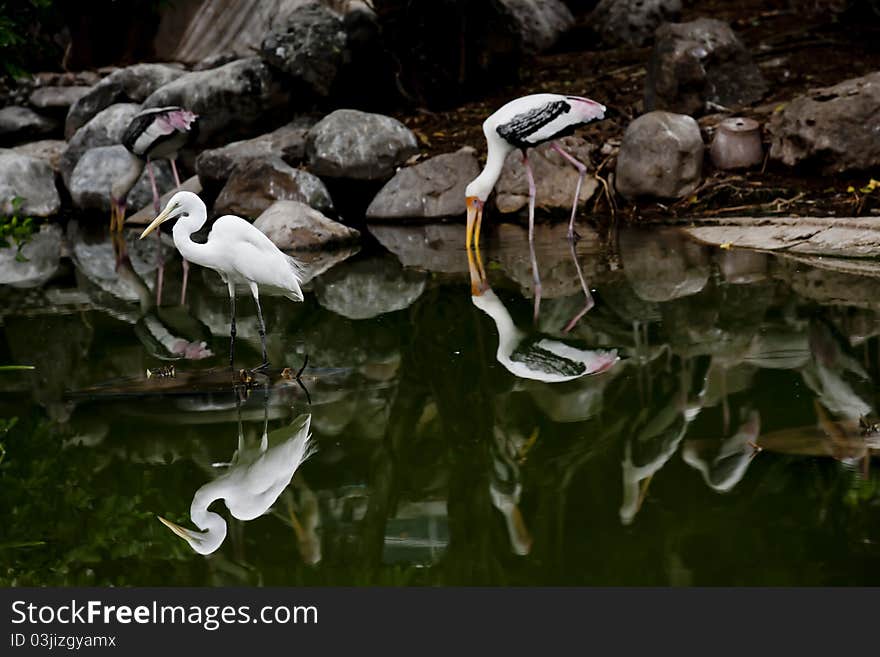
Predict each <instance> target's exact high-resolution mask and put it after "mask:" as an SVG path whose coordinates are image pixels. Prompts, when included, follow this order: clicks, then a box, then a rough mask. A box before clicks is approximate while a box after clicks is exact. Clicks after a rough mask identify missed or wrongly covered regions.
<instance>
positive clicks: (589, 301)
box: [562, 240, 596, 333]
mask: <svg viewBox="0 0 880 657" xmlns="http://www.w3.org/2000/svg"><path fill="white" fill-rule="evenodd" d="M568 246H569V248H570V249H571V259H572V260H574V267H575V269H576V270H577V275H578V279H580V282H581V289H582V290H583V291H584V307H583V308H581V309H580V310H579V311H578V313H577V314H576V315H575V316H574V317H572V318H571V319H570V320H569V322H568V324H566V325H565V326H564V327H563V329H562V332H563V333H568V332H569V331H570V330H571V329H573V328H574V327H575V326H576V325H577V323H578V322H579V321H580V320H581V317H583V316H584V315H586V314H587V313H588V312H589V311H590V308H592V307H593V306H594V305H595V303H596V302H595V301H594V300H593V295H592V294H590V288H589V286H588V285H587V279H585V278H584V271H583V268H582V267H581V263H580V262H579V261H578V259H577V250H576V249H575V246H574V240H571V241H570V242H569V243H568Z"/></svg>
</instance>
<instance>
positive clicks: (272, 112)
mask: <svg viewBox="0 0 880 657" xmlns="http://www.w3.org/2000/svg"><path fill="white" fill-rule="evenodd" d="M289 101H290V92H289V91H287V90H286V89H284V87H283V86H282V84H281V82H280V81H279V80H278V79H277V78H276V77H275V75H273V73H272V71H271V69H270V68H269V66H268V65H267V64H266V63H264V62H263V61H262V60H261V59H260V58H259V57H249V58H247V59H239V60H236V61H234V62H230V63H229V64H225V65H224V66H219V67H217V68H212V69H209V70H206V71H191V72H189V73H184V74H183V75H181V76H180V77H179V78H177V79H175V80H173V81H171V82H169V83H168V84H166V85H164V86H162V87H160V88H159V89H157V90H156V91H154V92H153V93H152V94H150V95H149V96H148V97H147V99H146V100H145V101H144V107H165V106H167V105H180V106H182V107H185V108H187V109H188V110H190V111H192V112H195V113H196V114H198V115H199V124H198V125H199V130H198V136H197V138H196V142H197V143H198V144H200V145H205V144H212V143H216V142H218V141H221V140H222V141H223V142H224V143H226V142H228V141H229V140H230V138H233V139H234V138H241V137H250V136H252V135H254V134H259V133H260V132H262V131H264V130H265V129H266V128H267V127H271V125H272V124H273V123H275V124H276V125H277V123H276V121H277V119H278V118H279V117H280V116H281V115H282V114H283V113H285V111H286V110H287V109H288V103H289Z"/></svg>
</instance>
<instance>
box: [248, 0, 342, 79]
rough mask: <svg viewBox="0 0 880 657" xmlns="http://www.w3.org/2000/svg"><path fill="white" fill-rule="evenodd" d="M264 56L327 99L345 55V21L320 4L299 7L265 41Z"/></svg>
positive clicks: (261, 49)
mask: <svg viewBox="0 0 880 657" xmlns="http://www.w3.org/2000/svg"><path fill="white" fill-rule="evenodd" d="M260 54H261V55H262V57H263V59H265V60H266V61H267V62H268V63H269V64H271V65H272V66H274V67H276V68H278V69H279V70H281V71H283V72H284V73H287V74H288V75H290V76H292V77H294V78H296V79H298V80H301V81H303V82H305V83H306V84H307V85H308V86H309V87H311V88H312V89H313V90H314V91H315V92H316V93H317V94H319V95H321V96H327V95H328V94H329V93H330V88H331V87H332V86H333V82H334V81H335V80H336V75H337V73H338V72H339V69H340V68H341V67H342V64H343V57H344V54H345V31H344V29H343V25H342V20H341V19H340V18H339V17H338V16H337V15H336V14H335V13H333V12H332V11H330V10H329V9H328V8H327V7H324V6H323V5H321V4H318V3H311V4H307V5H304V6H302V7H299V8H297V9H295V10H294V11H293V12H292V13H291V14H290V15H289V16H288V18H287V21H286V23H285V25H284V27H283V28H282V29H279V30H274V31H272V32H270V33H269V34H268V35H267V36H266V38H265V39H263V43H262V46H261V47H260Z"/></svg>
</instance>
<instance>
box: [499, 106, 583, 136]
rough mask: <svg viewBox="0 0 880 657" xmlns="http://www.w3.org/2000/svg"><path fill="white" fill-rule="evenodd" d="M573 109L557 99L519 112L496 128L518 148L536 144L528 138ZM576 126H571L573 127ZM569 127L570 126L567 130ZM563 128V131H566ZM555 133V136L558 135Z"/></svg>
mask: <svg viewBox="0 0 880 657" xmlns="http://www.w3.org/2000/svg"><path fill="white" fill-rule="evenodd" d="M569 111H571V106H570V105H569V104H568V103H567V102H565V101H564V100H555V101H552V102H550V103H547V104H545V105H542V106H541V107H536V108H535V109H532V110H529V111H528V112H523V113H522V114H517V115H516V116H514V117H513V118H512V119H510V121H508V122H507V123H502V124H501V125H499V126H498V127H497V128H496V130H497V131H498V134H499V135H501V137H502V138H503V139H505V140H506V141H508V142H510V143H511V144H513V145H514V146H517V147H518V148H527V147H529V146H534V145H535V144H533V143H530V142H529V141H528V138H529V136H530V135H532V134H534V133H536V132H537V131H538V130H540V129H541V128H543V127H544V126H545V125H547V124H548V123H550V122H551V121H553V120H554V119H556V118H557V117H558V116H560V115H562V114H565V113H566V112H569ZM573 127H574V126H571V128H573ZM567 129H569V128H568V127H567V128H565V130H567ZM565 130H563V132H564V131H565ZM557 136H559V135H558V134H557V135H553V137H557Z"/></svg>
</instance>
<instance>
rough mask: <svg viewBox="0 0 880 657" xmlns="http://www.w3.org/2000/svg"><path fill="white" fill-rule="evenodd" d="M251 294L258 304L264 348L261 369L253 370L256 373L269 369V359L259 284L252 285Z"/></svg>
mask: <svg viewBox="0 0 880 657" xmlns="http://www.w3.org/2000/svg"><path fill="white" fill-rule="evenodd" d="M251 294H253V295H254V302H255V303H256V304H257V319H258V320H259V321H260V342H261V343H262V346H263V362H262V363H260V365H259V367H255V368H254V369H253V371H254V372H261V371H263V370H265V369H266V368H267V367H269V357H268V356H267V355H266V324H265V323H264V322H263V309H262V308H260V293H259V291H258V290H257V284H256V283H251Z"/></svg>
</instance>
